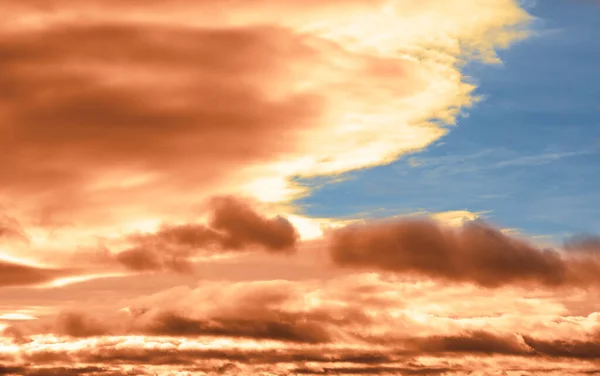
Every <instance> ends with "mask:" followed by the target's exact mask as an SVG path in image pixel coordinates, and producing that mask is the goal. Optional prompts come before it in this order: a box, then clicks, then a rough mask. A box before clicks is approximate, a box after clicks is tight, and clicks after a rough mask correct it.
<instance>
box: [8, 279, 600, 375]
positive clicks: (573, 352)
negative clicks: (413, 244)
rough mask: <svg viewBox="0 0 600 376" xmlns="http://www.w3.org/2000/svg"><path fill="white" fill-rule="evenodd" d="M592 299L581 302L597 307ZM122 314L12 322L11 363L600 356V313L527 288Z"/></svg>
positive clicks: (241, 292)
mask: <svg viewBox="0 0 600 376" xmlns="http://www.w3.org/2000/svg"><path fill="white" fill-rule="evenodd" d="M582 291H583V290H580V291H578V292H577V293H576V294H574V295H573V296H572V298H574V300H573V302H576V301H579V302H580V303H583V302H584V301H585V299H586V298H585V294H579V292H582ZM469 296H470V297H471V299H466V297H469ZM432 301H435V302H436V303H435V304H432V303H431V302H432ZM119 304H127V306H126V307H124V308H121V309H117V308H118V307H119V305H116V306H114V310H113V311H112V312H109V313H97V312H91V311H86V310H85V308H79V309H78V310H77V311H67V312H63V313H60V314H58V315H51V316H47V317H45V318H41V319H40V320H37V321H28V322H20V323H14V324H12V326H10V327H9V328H8V329H6V330H5V335H6V337H5V338H6V341H7V342H6V347H5V349H6V350H5V351H4V354H5V356H6V359H7V360H8V362H9V363H8V364H12V365H11V367H18V366H19V364H21V363H19V361H21V362H32V363H34V364H36V366H37V367H64V366H66V365H68V364H73V363H77V364H79V365H80V367H82V366H88V367H93V366H95V367H100V365H101V367H105V368H106V370H105V372H108V370H111V371H115V372H117V370H124V369H125V368H124V367H148V368H144V370H145V371H147V372H149V373H150V372H155V373H156V372H160V371H159V370H160V369H161V367H166V368H162V369H170V370H177V371H179V372H184V371H191V370H193V369H195V370H197V371H198V372H200V371H201V370H202V372H206V373H208V374H211V375H212V374H218V373H219V372H220V371H221V372H222V371H223V370H224V369H230V368H231V372H233V373H232V374H236V373H235V372H238V373H243V374H246V373H247V374H253V373H256V372H266V371H265V370H267V369H268V370H269V372H271V373H273V374H276V375H286V374H289V373H293V372H299V373H301V374H312V375H318V374H327V373H329V374H355V373H360V374H373V372H379V373H380V374H386V372H387V373H394V372H397V373H398V372H406V373H408V374H410V372H415V373H417V374H418V372H419V371H421V372H426V371H430V372H437V371H436V370H438V371H440V372H446V373H448V372H449V373H450V374H460V375H462V374H468V373H469V372H473V371H477V370H480V369H494V367H505V368H503V369H514V370H518V371H520V372H525V374H527V373H526V372H531V374H536V372H545V371H551V370H553V369H555V368H556V367H558V366H560V365H561V362H562V363H565V362H566V363H567V365H568V367H569V369H571V368H573V371H574V373H573V374H576V372H575V371H577V370H579V371H582V372H584V371H585V370H590V369H593V367H594V364H593V363H589V364H587V365H586V363H575V362H577V361H581V360H585V361H587V360H595V359H597V358H598V356H599V355H600V353H598V351H597V346H595V345H594V343H596V342H597V338H598V335H599V333H600V324H599V323H600V321H599V318H598V314H597V313H591V314H588V315H584V316H575V315H570V314H569V311H568V310H566V305H564V304H557V303H556V301H555V298H554V297H552V296H550V295H544V294H543V293H540V292H539V291H534V290H531V289H526V288H524V289H516V290H510V289H507V290H499V291H496V292H495V293H493V294H490V293H489V290H482V289H478V288H476V287H474V286H448V285H447V284H445V283H434V282H427V283H414V281H410V280H402V279H397V278H387V277H386V278H382V277H381V276H378V275H376V274H358V275H356V274H355V275H352V276H346V277H341V278H335V279H331V280H328V281H316V280H311V281H299V282H290V281H283V280H279V281H258V282H241V283H230V282H203V283H200V284H199V285H198V286H197V287H195V288H183V287H177V288H173V289H169V290H165V291H162V292H160V293H156V294H153V295H149V296H140V297H137V298H134V299H132V300H128V301H122V302H120V303H119ZM48 334H52V336H49V335H48ZM141 336H144V337H143V338H144V340H143V341H142V340H140V338H142V337H141ZM57 338H59V339H60V340H59V341H57V340H56V339H57ZM61 344H69V347H68V349H67V348H65V347H63V346H61ZM489 355H494V357H489ZM486 362H487V363H486ZM228 364H229V365H228ZM563 366H564V364H563ZM221 367H225V368H221ZM140 369H141V368H140ZM261 369H262V370H263V371H261ZM301 370H302V371H301ZM107 374H108V373H107ZM140 374H145V373H142V372H141V371H140ZM376 374H377V373H376Z"/></svg>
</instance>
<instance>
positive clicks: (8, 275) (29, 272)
mask: <svg viewBox="0 0 600 376" xmlns="http://www.w3.org/2000/svg"><path fill="white" fill-rule="evenodd" d="M73 273H75V272H74V271H73V270H68V269H51V268H44V267H38V266H33V265H25V264H18V263H14V262H10V261H4V260H0V287H6V286H23V285H38V284H42V283H45V282H50V281H52V280H55V279H57V278H60V277H64V276H69V275H72V274H73Z"/></svg>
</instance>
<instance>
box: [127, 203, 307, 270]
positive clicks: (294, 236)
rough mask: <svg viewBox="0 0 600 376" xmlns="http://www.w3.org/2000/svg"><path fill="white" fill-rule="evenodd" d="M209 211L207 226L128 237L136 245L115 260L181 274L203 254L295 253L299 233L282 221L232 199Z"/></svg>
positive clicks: (167, 228)
mask: <svg viewBox="0 0 600 376" xmlns="http://www.w3.org/2000/svg"><path fill="white" fill-rule="evenodd" d="M211 210H212V214H211V217H210V219H209V222H208V225H203V224H184V225H178V226H164V227H162V228H161V229H160V230H159V231H158V232H156V233H152V234H140V235H134V236H131V240H133V242H134V244H135V245H134V246H133V247H132V248H129V249H127V250H125V251H122V252H120V253H118V254H117V255H116V260H117V261H118V262H119V263H121V264H123V265H125V266H126V267H128V268H130V269H133V270H161V269H170V270H175V271H180V272H181V271H191V270H192V269H193V268H192V265H191V258H192V257H193V256H194V255H197V254H201V253H202V252H203V251H204V252H206V251H209V252H210V251H212V252H215V251H216V252H219V251H249V250H252V249H253V248H256V247H259V248H262V249H264V250H267V251H269V252H273V253H288V252H290V251H293V250H294V247H295V245H296V242H297V240H298V233H297V231H296V229H295V228H294V227H293V226H292V225H291V224H290V222H289V221H288V220H287V219H285V218H283V217H280V216H277V217H275V218H273V219H269V218H266V217H263V216H261V215H260V214H259V213H257V212H255V211H254V210H253V209H252V208H251V207H250V205H249V204H248V203H247V202H245V201H243V200H240V199H238V198H235V197H232V196H227V197H216V198H214V199H213V200H212V201H211Z"/></svg>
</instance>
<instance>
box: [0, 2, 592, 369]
mask: <svg viewBox="0 0 600 376" xmlns="http://www.w3.org/2000/svg"><path fill="white" fill-rule="evenodd" d="M532 20H533V17H532V16H530V15H529V14H527V12H526V11H525V10H524V9H523V8H522V4H520V3H519V2H517V1H516V0H487V1H473V0H432V1H418V0H377V1H366V0H343V1H316V0H308V1H300V0H293V1H287V2H283V1H275V0H260V1H253V2H249V1H241V0H231V1H222V0H219V1H216V0H200V1H190V0H175V1H169V2H164V1H155V0H148V1H139V0H119V1H117V0H77V1H76V0H24V1H12V0H0V21H1V22H0V252H1V253H2V261H0V330H1V335H0V375H29V376H33V375H37V376H43V375H104V376H107V375H122V374H127V375H271V376H272V375H325V374H328V375H332V374H333V375H357V374H367V375H390V374H393V375H489V374H494V372H496V373H497V374H502V372H504V373H503V374H506V375H513V374H515V375H516V374H519V375H537V374H548V375H552V374H556V375H569V374H572V375H581V374H591V373H593V372H595V371H596V370H597V369H598V359H600V349H599V348H598V345H597V343H598V341H599V339H600V325H599V322H600V316H599V315H598V313H597V312H598V311H600V307H598V304H597V303H596V302H595V301H594V300H593V299H590V296H593V294H595V293H597V291H598V287H599V286H598V284H599V282H600V280H599V279H598V277H597V276H598V275H599V274H598V272H599V271H600V259H599V258H598V255H597V252H598V249H599V247H598V241H597V239H596V238H595V237H594V236H592V235H590V236H582V237H578V238H577V237H576V238H573V239H572V240H571V241H569V242H567V243H566V244H565V245H564V246H563V247H555V248H554V249H553V250H551V249H546V248H544V247H542V246H539V245H538V244H535V243H534V242H530V241H528V240H526V239H525V238H522V237H517V236H515V235H513V234H511V233H510V232H508V231H506V229H505V230H504V231H503V230H502V229H497V228H495V227H493V226H491V225H487V224H485V223H483V222H481V221H479V220H477V217H478V216H479V215H480V214H476V213H473V212H470V211H468V210H453V211H448V212H443V213H432V212H428V211H426V210H425V209H423V210H421V211H420V212H419V213H416V214H426V216H424V217H427V218H414V217H413V216H410V217H408V218H396V219H388V220H382V221H366V222H362V223H360V222H359V221H354V220H349V221H341V220H339V219H336V218H311V217H308V216H306V215H304V214H303V213H302V211H301V210H300V209H299V208H298V207H296V206H295V203H294V199H296V198H298V197H301V196H303V195H308V194H310V193H311V191H310V189H308V188H306V187H303V186H302V185H300V184H298V183H296V181H297V178H299V177H300V178H306V177H318V176H326V177H333V178H335V177H337V176H339V174H341V173H345V172H349V171H354V170H357V169H363V168H368V167H374V166H380V165H383V164H386V163H389V162H392V161H394V160H396V159H397V158H399V157H401V156H403V155H406V154H410V153H414V152H417V151H422V150H424V149H425V148H427V147H428V146H431V145H433V144H434V143H436V142H438V141H439V140H440V139H441V138H442V137H444V136H445V135H446V134H448V133H449V132H450V131H451V130H452V129H453V126H454V125H455V124H456V123H457V121H458V119H459V118H460V117H461V115H462V114H463V111H464V110H465V109H468V108H469V107H470V106H472V105H473V104H474V103H476V102H478V101H479V100H480V98H479V97H478V96H477V95H476V94H475V93H474V90H475V85H474V84H473V83H472V80H470V79H468V78H467V77H465V75H464V74H463V73H462V67H463V66H464V65H465V64H467V63H469V62H472V61H481V62H483V63H488V64H498V63H500V59H499V58H498V56H497V54H496V52H497V50H499V49H504V48H508V47H510V46H511V45H513V44H514V43H516V42H518V41H520V40H523V39H525V38H527V37H528V36H529V34H530V30H529V26H530V22H531V21H532ZM465 219H466V223H464V224H463V223H462V222H465ZM353 222H359V223H353ZM348 223H351V224H348Z"/></svg>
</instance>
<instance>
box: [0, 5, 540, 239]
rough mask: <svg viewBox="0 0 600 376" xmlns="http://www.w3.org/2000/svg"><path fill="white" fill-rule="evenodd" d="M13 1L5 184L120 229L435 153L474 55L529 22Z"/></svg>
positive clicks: (282, 195)
mask: <svg viewBox="0 0 600 376" xmlns="http://www.w3.org/2000/svg"><path fill="white" fill-rule="evenodd" d="M0 6H1V7H2V9H4V10H6V12H3V13H4V14H10V15H11V17H9V18H6V19H5V20H4V21H5V22H3V26H2V28H1V29H0V49H1V50H2V51H3V54H2V57H1V58H0V70H2V72H3V75H2V76H1V77H0V87H1V88H2V89H1V91H0V109H1V111H2V112H1V113H2V115H1V116H2V122H1V127H0V132H1V133H0V135H1V137H0V148H1V150H3V151H4V154H3V158H2V160H1V161H0V174H1V175H0V181H1V182H2V183H1V185H0V195H1V196H3V197H6V198H7V199H8V200H19V199H20V200H21V201H22V202H21V203H20V204H19V205H18V206H17V207H14V208H13V213H12V214H14V215H15V216H17V217H18V218H23V219H24V220H26V221H27V222H32V223H40V222H41V223H44V224H64V223H73V222H74V221H73V216H74V215H77V221H76V222H77V223H80V224H81V225H80V226H94V228H95V229H104V230H106V228H107V227H109V228H110V229H111V230H112V231H114V230H115V228H117V229H118V228H119V226H131V225H132V223H137V222H139V221H146V220H148V219H149V218H151V219H155V220H156V219H158V220H161V219H164V217H168V218H169V219H171V218H173V217H177V215H184V214H185V215H189V214H190V212H191V211H193V207H194V205H196V204H198V202H201V201H202V199H203V198H204V197H206V196H207V195H212V194H221V193H223V192H225V193H232V192H239V191H242V192H243V193H246V194H251V195H253V196H256V197H259V198H261V199H263V200H269V201H281V200H288V199H290V198H291V197H293V195H295V194H298V193H299V191H298V190H297V189H296V188H294V187H293V184H292V183H291V182H289V181H288V180H287V179H288V178H289V177H293V176H295V175H303V176H308V175H318V174H328V173H338V172H343V171H348V170H352V169H356V168H362V167H366V166H373V165H377V164H381V163H387V162H390V161H392V160H393V159H395V158H397V157H398V156H399V155H402V154H405V153H407V152H411V151H415V150H420V149H423V148H424V147H426V146H428V145H430V144H431V143H432V142H434V141H436V140H438V139H439V138H440V137H442V136H443V135H444V134H446V133H447V129H446V128H445V127H444V126H443V125H444V124H452V123H454V121H455V119H456V117H457V115H458V114H459V113H460V111H461V108H463V107H466V106H469V105H470V104H471V103H472V102H473V101H474V99H473V98H472V96H471V94H470V93H471V92H472V90H473V89H474V87H473V85H471V84H468V83H466V82H465V81H464V80H463V79H462V76H461V73H460V71H459V65H460V64H461V63H462V61H463V60H464V59H467V58H469V57H475V58H481V59H484V60H486V61H493V60H494V58H495V54H494V51H495V49H496V48H504V47H507V46H508V45H509V44H510V43H511V42H513V41H516V40H519V39H521V38H523V37H524V36H525V35H526V33H525V31H524V28H523V26H524V25H525V24H526V22H527V20H528V19H529V16H528V15H527V14H526V13H525V12H524V11H523V10H522V9H520V8H519V6H518V4H516V3H515V2H514V1H512V0H494V1H490V2H485V3H476V4H473V3H472V2H471V1H467V0H454V1H453V2H452V5H449V3H447V2H444V1H435V2H431V3H423V2H418V1H412V0H401V1H376V2H371V1H362V0H360V1H344V2H342V3H340V2H336V3H335V4H334V3H331V2H316V1H311V2H309V3H306V2H288V3H286V4H285V5H284V4H282V3H280V2H275V1H261V2H258V3H256V2H255V3H253V4H252V6H250V5H249V4H248V3H247V2H241V1H235V2H233V3H232V2H229V3H227V4H225V3H222V2H215V1H201V2H191V1H187V0H184V1H176V2H170V3H169V5H168V6H166V5H165V3H163V2H156V1H151V2H144V3H143V4H141V3H139V2H117V1H109V2H98V1H94V0H84V1H65V0H51V1H50V2H43V5H42V3H40V2H36V1H33V2H21V3H19V4H16V3H14V2H10V1H2V2H1V3H0ZM473 7H474V8H473ZM466 9H469V11H468V12H466V11H465V10H466ZM469 13H470V14H473V13H477V14H479V17H476V18H473V17H467V16H466V14H469ZM422 17H424V19H429V20H431V22H421V21H420V19H421V18H422ZM81 40H85V41H86V43H85V44H82V43H81ZM356 77H361V80H356V79H355V78H356ZM315 140H326V142H315ZM67 192H68V193H67ZM25 198H26V200H25ZM148 203H152V205H149V204H148ZM81 231H83V230H81Z"/></svg>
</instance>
